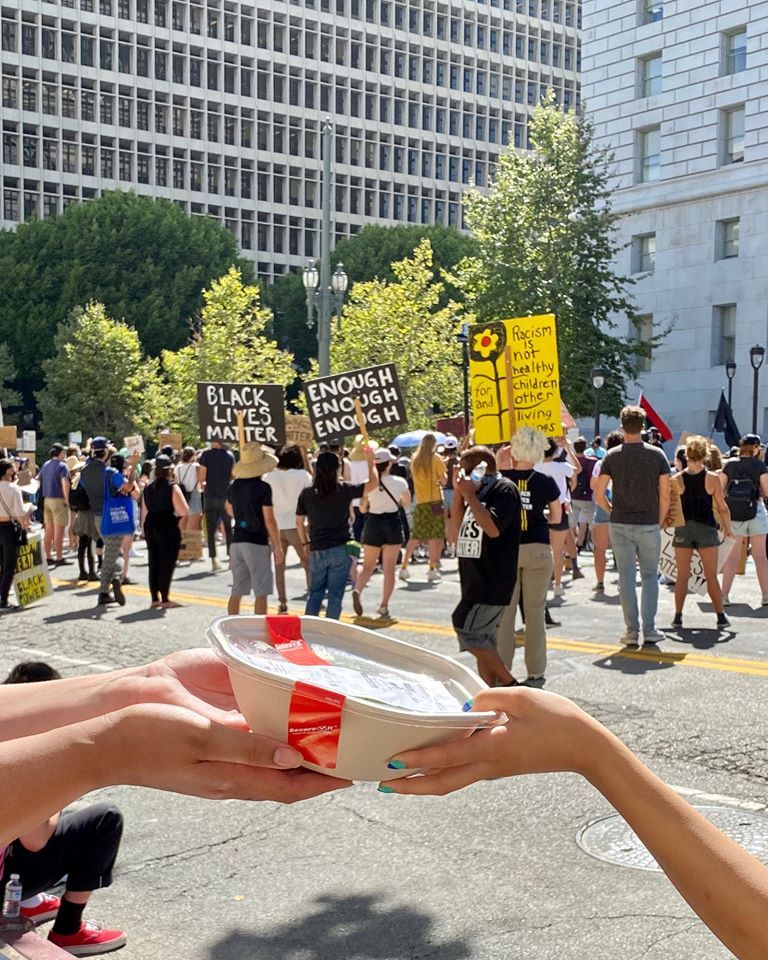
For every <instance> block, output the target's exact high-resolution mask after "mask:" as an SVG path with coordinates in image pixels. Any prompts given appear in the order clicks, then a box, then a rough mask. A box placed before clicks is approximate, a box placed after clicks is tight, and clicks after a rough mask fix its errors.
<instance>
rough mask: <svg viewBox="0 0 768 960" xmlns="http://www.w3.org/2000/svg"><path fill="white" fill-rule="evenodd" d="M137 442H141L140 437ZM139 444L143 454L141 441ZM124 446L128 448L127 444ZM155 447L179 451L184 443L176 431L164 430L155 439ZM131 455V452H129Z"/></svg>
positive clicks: (142, 442)
mask: <svg viewBox="0 0 768 960" xmlns="http://www.w3.org/2000/svg"><path fill="white" fill-rule="evenodd" d="M125 439H129V438H128V437H126V438H125ZM139 440H141V437H139ZM141 444H142V449H141V451H140V452H141V453H144V441H143V440H141ZM125 445H126V447H127V446H128V444H127V443H126V444H125ZM157 446H158V447H159V448H162V447H173V449H174V450H181V448H182V447H183V446H184V443H183V441H182V439H181V434H180V433H179V432H178V431H177V430H164V431H163V432H162V433H161V434H160V436H159V437H158V438H157ZM131 453H133V451H131Z"/></svg>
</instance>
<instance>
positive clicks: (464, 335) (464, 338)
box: [456, 323, 469, 436]
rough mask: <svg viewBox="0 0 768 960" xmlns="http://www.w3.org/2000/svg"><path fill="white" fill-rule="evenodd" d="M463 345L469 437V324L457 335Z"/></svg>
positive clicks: (462, 363) (465, 407) (463, 325)
mask: <svg viewBox="0 0 768 960" xmlns="http://www.w3.org/2000/svg"><path fill="white" fill-rule="evenodd" d="M456 339H457V340H458V342H459V343H460V344H461V353H462V362H461V369H462V373H463V374H464V435H465V436H468V435H469V324H468V323H462V325H461V333H457V334H456Z"/></svg>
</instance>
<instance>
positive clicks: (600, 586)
mask: <svg viewBox="0 0 768 960" xmlns="http://www.w3.org/2000/svg"><path fill="white" fill-rule="evenodd" d="M595 593H605V584H604V583H603V581H602V580H598V581H597V583H596V584H595Z"/></svg>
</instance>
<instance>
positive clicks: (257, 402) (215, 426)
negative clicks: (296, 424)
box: [197, 383, 285, 447]
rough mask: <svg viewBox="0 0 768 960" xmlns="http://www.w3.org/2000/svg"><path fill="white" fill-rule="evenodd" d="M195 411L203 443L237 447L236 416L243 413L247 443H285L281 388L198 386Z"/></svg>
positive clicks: (253, 385)
mask: <svg viewBox="0 0 768 960" xmlns="http://www.w3.org/2000/svg"><path fill="white" fill-rule="evenodd" d="M197 409H198V415H199V417H200V436H201V437H202V438H203V440H205V441H207V442H210V441H211V440H219V441H221V442H222V443H238V441H239V437H238V433H237V413H238V411H241V410H242V412H243V428H244V431H245V442H246V443H252V442H255V443H267V444H269V445H270V446H274V447H277V446H281V445H282V444H284V443H285V409H284V405H283V388H282V387H281V386H279V385H278V384H275V383H267V384H251V383H198V385H197Z"/></svg>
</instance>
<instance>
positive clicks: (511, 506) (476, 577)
mask: <svg viewBox="0 0 768 960" xmlns="http://www.w3.org/2000/svg"><path fill="white" fill-rule="evenodd" d="M544 479H547V478H544ZM477 498H478V500H479V501H480V503H482V504H483V506H484V507H485V508H486V510H489V511H490V512H491V515H492V516H493V520H494V523H495V524H496V527H497V528H498V530H499V536H498V537H489V536H487V534H485V533H483V531H482V529H481V528H480V525H479V524H478V523H477V521H476V520H475V518H474V517H473V515H472V510H471V508H470V507H467V508H466V510H465V511H464V518H463V519H462V521H461V527H460V529H459V537H458V541H457V543H456V554H457V556H458V558H459V579H460V580H461V599H462V601H464V602H465V603H469V604H475V603H483V604H490V605H492V606H504V605H505V604H508V603H509V601H510V600H511V599H512V591H513V590H514V588H515V581H516V579H517V555H518V552H519V547H520V512H521V511H520V494H519V492H518V489H517V487H516V486H515V485H514V483H512V481H511V480H507V479H505V478H504V477H487V478H485V479H484V480H483V482H482V483H481V485H480V488H479V490H478V493H477Z"/></svg>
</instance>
